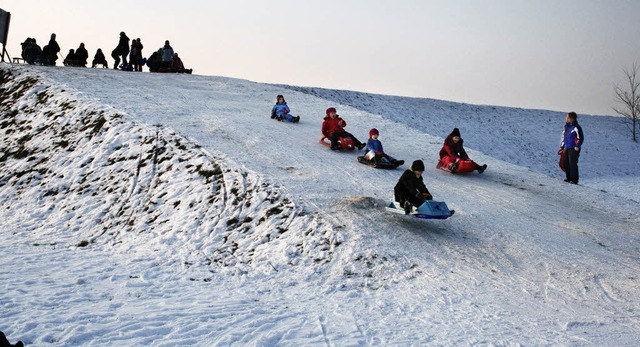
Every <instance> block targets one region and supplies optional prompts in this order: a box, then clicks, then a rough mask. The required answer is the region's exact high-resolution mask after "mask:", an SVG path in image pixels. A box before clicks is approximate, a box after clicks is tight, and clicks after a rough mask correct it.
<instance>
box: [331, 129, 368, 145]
mask: <svg viewBox="0 0 640 347" xmlns="http://www.w3.org/2000/svg"><path fill="white" fill-rule="evenodd" d="M341 137H349V138H351V140H353V144H354V145H355V146H356V147H358V148H360V147H361V146H362V142H360V141H358V139H356V137H355V136H353V135H351V133H348V132H346V131H342V132H335V133H333V134H331V136H329V140H330V141H331V148H338V139H340V138H341Z"/></svg>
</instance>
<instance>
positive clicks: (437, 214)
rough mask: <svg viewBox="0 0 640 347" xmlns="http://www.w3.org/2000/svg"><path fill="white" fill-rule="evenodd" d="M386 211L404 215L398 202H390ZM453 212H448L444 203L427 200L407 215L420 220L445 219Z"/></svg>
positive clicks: (453, 211)
mask: <svg viewBox="0 0 640 347" xmlns="http://www.w3.org/2000/svg"><path fill="white" fill-rule="evenodd" d="M386 210H387V211H390V212H394V213H399V214H405V213H404V208H402V207H400V204H399V203H398V202H395V201H393V202H391V203H390V204H389V206H387V207H386ZM455 212H456V211H455V210H450V209H449V207H448V206H447V204H446V203H445V202H444V201H433V200H427V201H425V202H424V203H423V204H422V205H420V206H418V207H417V208H416V207H415V206H414V207H413V208H412V211H411V213H410V214H409V215H411V216H414V217H416V218H422V219H447V218H449V217H451V216H453V214H454V213H455Z"/></svg>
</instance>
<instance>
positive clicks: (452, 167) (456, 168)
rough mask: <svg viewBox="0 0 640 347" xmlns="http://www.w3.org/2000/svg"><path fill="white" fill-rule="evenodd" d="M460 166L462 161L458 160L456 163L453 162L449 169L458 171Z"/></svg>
mask: <svg viewBox="0 0 640 347" xmlns="http://www.w3.org/2000/svg"><path fill="white" fill-rule="evenodd" d="M458 166H460V162H459V161H456V162H455V163H453V164H451V166H450V167H449V170H451V172H452V173H456V171H458Z"/></svg>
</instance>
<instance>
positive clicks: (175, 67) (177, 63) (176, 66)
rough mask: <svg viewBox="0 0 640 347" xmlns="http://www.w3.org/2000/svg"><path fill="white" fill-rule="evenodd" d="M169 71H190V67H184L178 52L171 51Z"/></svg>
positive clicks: (188, 72)
mask: <svg viewBox="0 0 640 347" xmlns="http://www.w3.org/2000/svg"><path fill="white" fill-rule="evenodd" d="M171 71H173V72H178V73H187V74H190V73H191V71H192V70H191V69H185V68H184V64H183V63H182V59H180V57H179V56H178V53H173V62H172V65H171Z"/></svg>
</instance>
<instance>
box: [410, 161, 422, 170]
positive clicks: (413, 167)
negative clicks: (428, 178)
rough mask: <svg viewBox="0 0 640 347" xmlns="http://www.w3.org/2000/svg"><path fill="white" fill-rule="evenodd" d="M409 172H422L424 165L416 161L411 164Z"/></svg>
mask: <svg viewBox="0 0 640 347" xmlns="http://www.w3.org/2000/svg"><path fill="white" fill-rule="evenodd" d="M411 171H424V163H423V162H422V160H416V161H414V162H413V164H411Z"/></svg>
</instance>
